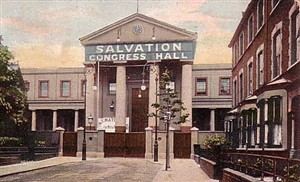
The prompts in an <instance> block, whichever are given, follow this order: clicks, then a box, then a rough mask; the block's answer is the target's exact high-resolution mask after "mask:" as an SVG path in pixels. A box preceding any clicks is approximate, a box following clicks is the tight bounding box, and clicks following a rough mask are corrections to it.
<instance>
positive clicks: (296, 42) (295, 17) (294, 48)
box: [290, 12, 300, 66]
mask: <svg viewBox="0 0 300 182" xmlns="http://www.w3.org/2000/svg"><path fill="white" fill-rule="evenodd" d="M299 18H300V15H299V12H294V13H293V14H292V16H291V60H290V66H291V65H293V64H294V63H295V62H297V60H299V47H300V29H299V23H300V22H299Z"/></svg>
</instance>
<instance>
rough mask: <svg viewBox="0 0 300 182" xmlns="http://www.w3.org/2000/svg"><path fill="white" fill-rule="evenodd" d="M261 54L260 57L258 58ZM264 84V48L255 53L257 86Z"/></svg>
mask: <svg viewBox="0 0 300 182" xmlns="http://www.w3.org/2000/svg"><path fill="white" fill-rule="evenodd" d="M260 55H261V58H262V59H259V58H260ZM263 84H264V50H260V51H259V52H258V53H257V88H260V87H261V86H262V85H263Z"/></svg>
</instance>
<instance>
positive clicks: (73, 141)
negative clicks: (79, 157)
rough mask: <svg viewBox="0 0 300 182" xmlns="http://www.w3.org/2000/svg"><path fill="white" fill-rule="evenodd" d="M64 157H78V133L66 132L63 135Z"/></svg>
mask: <svg viewBox="0 0 300 182" xmlns="http://www.w3.org/2000/svg"><path fill="white" fill-rule="evenodd" d="M63 135H64V136H63V141H64V142H63V156H72V157H76V152H77V133H76V132H66V133H64V134H63Z"/></svg>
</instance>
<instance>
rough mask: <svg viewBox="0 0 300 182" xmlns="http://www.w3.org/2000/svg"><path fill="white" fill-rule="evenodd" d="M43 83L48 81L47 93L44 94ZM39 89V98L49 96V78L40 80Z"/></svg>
mask: <svg viewBox="0 0 300 182" xmlns="http://www.w3.org/2000/svg"><path fill="white" fill-rule="evenodd" d="M42 83H47V94H46V95H42V87H41V86H42ZM38 86H39V87H38V88H39V90H38V94H39V98H49V80H39V85H38Z"/></svg>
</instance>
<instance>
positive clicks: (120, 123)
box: [115, 66, 126, 132]
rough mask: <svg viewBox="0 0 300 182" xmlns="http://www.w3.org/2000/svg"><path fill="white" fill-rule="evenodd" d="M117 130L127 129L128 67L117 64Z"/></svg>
mask: <svg viewBox="0 0 300 182" xmlns="http://www.w3.org/2000/svg"><path fill="white" fill-rule="evenodd" d="M115 103H116V127H115V128H116V130H115V131H116V132H125V131H126V123H125V122H126V67H125V66H117V90H116V102H115Z"/></svg>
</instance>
